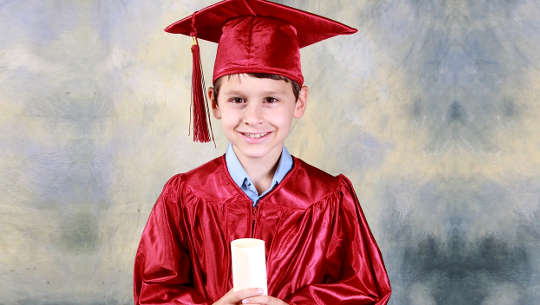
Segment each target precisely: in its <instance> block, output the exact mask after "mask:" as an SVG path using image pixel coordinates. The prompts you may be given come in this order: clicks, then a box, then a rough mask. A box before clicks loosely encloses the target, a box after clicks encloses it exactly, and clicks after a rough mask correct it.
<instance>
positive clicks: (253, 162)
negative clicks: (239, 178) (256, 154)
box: [233, 146, 283, 194]
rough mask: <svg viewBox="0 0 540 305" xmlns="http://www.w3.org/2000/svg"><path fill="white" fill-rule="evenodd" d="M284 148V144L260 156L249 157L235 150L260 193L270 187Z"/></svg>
mask: <svg viewBox="0 0 540 305" xmlns="http://www.w3.org/2000/svg"><path fill="white" fill-rule="evenodd" d="M233 149H234V147H233ZM282 150H283V146H280V147H278V148H276V149H274V150H272V151H270V152H269V153H268V154H266V155H265V156H263V157H260V158H249V157H246V156H242V155H240V154H238V153H237V152H236V150H235V154H236V157H237V158H238V161H240V164H241V165H242V167H243V168H244V170H245V171H246V174H247V175H248V176H249V178H250V179H251V181H252V182H253V184H254V185H255V188H256V189H257V192H258V193H259V194H261V193H263V192H264V191H266V190H267V189H268V188H270V186H271V184H272V178H273V177H274V173H275V172H276V169H277V166H278V163H279V158H280V157H281V152H282Z"/></svg>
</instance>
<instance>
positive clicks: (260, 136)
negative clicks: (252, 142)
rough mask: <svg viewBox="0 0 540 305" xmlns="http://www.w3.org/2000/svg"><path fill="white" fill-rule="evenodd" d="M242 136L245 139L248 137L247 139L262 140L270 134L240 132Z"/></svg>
mask: <svg viewBox="0 0 540 305" xmlns="http://www.w3.org/2000/svg"><path fill="white" fill-rule="evenodd" d="M240 133H241V134H242V135H243V136H245V137H248V138H251V139H258V138H262V137H264V136H266V135H268V134H270V132H240Z"/></svg>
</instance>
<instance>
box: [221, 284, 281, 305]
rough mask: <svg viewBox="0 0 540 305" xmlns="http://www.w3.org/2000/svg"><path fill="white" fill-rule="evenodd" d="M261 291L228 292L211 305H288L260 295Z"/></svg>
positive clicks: (251, 289) (254, 289) (252, 289)
mask: <svg viewBox="0 0 540 305" xmlns="http://www.w3.org/2000/svg"><path fill="white" fill-rule="evenodd" d="M262 293H263V291H262V289H259V288H249V289H242V290H239V291H236V292H234V291H233V290H232V289H231V290H229V292H227V293H226V294H225V295H224V296H222V297H221V299H219V300H217V301H216V302H215V303H214V304H213V305H237V304H260V305H263V304H266V305H288V304H287V303H285V302H283V301H282V300H280V299H277V298H274V297H271V296H266V295H262Z"/></svg>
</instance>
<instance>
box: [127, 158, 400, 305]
mask: <svg viewBox="0 0 540 305" xmlns="http://www.w3.org/2000/svg"><path fill="white" fill-rule="evenodd" d="M293 160H294V166H293V169H292V170H291V171H290V172H289V173H288V174H287V176H286V177H285V178H284V180H283V181H282V182H281V183H280V184H279V185H278V186H277V187H276V188H275V189H273V190H272V191H271V192H269V193H268V194H267V195H266V196H264V197H263V198H262V199H261V200H260V201H259V203H258V205H257V207H256V208H253V207H252V202H251V200H250V199H249V198H248V197H247V196H246V195H245V193H244V192H242V190H240V189H239V188H238V186H237V185H236V184H235V183H234V181H233V180H232V178H231V177H230V175H229V174H228V172H227V169H226V164H225V158H224V157H223V156H222V157H219V158H217V159H214V160H212V161H210V162H208V163H206V164H204V165H202V166H201V167H199V168H197V169H194V170H192V171H190V172H188V173H185V174H178V175H176V176H174V177H172V178H171V179H170V180H169V181H168V182H167V183H166V184H165V186H164V188H163V191H162V193H161V195H160V196H159V198H158V200H157V202H156V204H155V205H154V208H153V209H152V212H151V214H150V216H149V219H148V222H147V224H146V227H145V228H144V231H143V233H142V237H141V241H140V243H139V247H138V250H137V254H136V258H135V268H134V296H135V304H136V305H139V304H141V305H142V304H212V303H213V302H214V301H216V300H217V299H219V298H220V297H221V296H223V295H224V294H225V293H226V292H227V291H229V290H230V289H231V288H232V277H231V272H232V270H231V253H230V242H231V241H232V240H234V239H237V238H244V237H254V238H259V239H263V240H264V241H265V245H266V257H267V275H268V293H269V295H272V296H275V297H277V298H279V299H282V300H284V301H285V302H287V303H288V304H377V305H382V304H386V303H387V302H388V299H389V298H390V292H391V290H390V283H389V280H388V276H387V273H386V270H385V267H384V263H383V260H382V257H381V253H380V251H379V249H378V247H377V244H376V242H375V239H374V238H373V236H372V234H371V232H370V230H369V227H368V224H367V222H366V219H365V217H364V214H363V212H362V209H361V207H360V204H359V202H358V200H357V197H356V194H355V193H354V190H353V187H352V184H351V183H350V181H349V180H348V179H347V178H346V177H345V176H343V175H339V176H337V177H333V176H331V175H329V174H326V173H325V172H323V171H320V170H319V169H317V168H315V167H312V166H310V165H308V164H306V163H304V162H303V161H302V160H300V159H298V158H295V157H293Z"/></svg>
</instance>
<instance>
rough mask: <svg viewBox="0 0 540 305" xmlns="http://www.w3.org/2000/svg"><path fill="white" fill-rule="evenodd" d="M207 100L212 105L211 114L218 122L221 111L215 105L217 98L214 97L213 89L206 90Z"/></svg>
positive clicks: (216, 104)
mask: <svg viewBox="0 0 540 305" xmlns="http://www.w3.org/2000/svg"><path fill="white" fill-rule="evenodd" d="M208 100H210V102H211V103H212V114H213V115H214V117H215V118H216V119H218V120H220V119H221V111H220V109H219V106H218V103H217V97H216V96H215V95H214V88H213V87H210V88H208Z"/></svg>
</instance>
